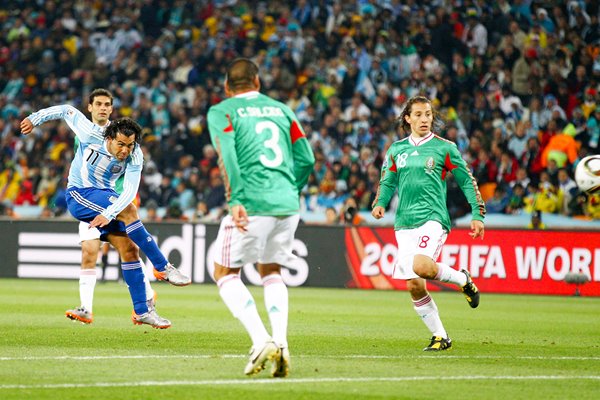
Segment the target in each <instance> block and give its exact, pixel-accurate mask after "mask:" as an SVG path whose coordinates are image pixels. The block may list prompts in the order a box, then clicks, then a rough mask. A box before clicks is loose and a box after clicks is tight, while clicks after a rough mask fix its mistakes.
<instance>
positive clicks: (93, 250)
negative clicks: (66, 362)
mask: <svg viewBox="0 0 600 400" xmlns="http://www.w3.org/2000/svg"><path fill="white" fill-rule="evenodd" d="M112 104H113V97H112V94H111V93H110V92H109V91H108V90H106V89H95V90H93V91H92V92H91V93H90V95H89V97H88V112H89V113H90V116H91V122H92V123H93V124H94V125H95V126H97V127H99V129H100V130H101V131H102V132H104V129H105V128H106V127H107V126H108V124H110V121H109V117H110V115H111V114H112ZM58 109H59V112H54V113H53V112H50V110H47V109H45V110H40V111H38V112H37V113H36V115H37V116H38V117H42V118H43V119H44V120H47V119H48V117H59V118H61V116H62V115H63V114H65V115H66V114H67V113H63V112H61V111H60V107H58ZM77 112H78V111H77ZM84 119H85V117H83V115H80V116H78V120H80V121H83V120H84ZM28 122H31V121H28V120H25V121H24V122H23V125H24V130H27V129H28V128H31V127H30V126H29V125H28ZM32 125H33V123H32ZM79 125H82V124H78V125H74V126H72V129H73V130H77V129H78V128H79ZM78 147H79V139H77V137H75V150H77V149H78ZM122 187H123V185H122V179H120V180H118V181H117V185H116V191H117V192H118V193H120V192H121V191H122ZM79 244H80V245H81V270H80V275H79V298H80V300H81V303H80V306H79V307H74V308H73V309H69V310H67V311H66V312H65V315H66V317H67V318H69V319H71V320H74V321H80V322H82V323H84V324H91V323H92V322H93V320H94V315H93V303H94V289H95V287H96V281H97V276H96V262H97V260H98V253H99V252H100V247H101V242H100V231H99V230H98V229H96V228H92V229H90V228H89V224H88V223H86V222H80V223H79ZM105 244H106V245H108V243H106V242H105ZM106 249H108V246H106ZM140 263H141V267H142V271H144V272H145V265H144V263H143V262H142V261H141V260H140ZM103 264H104V255H103ZM102 278H103V279H104V278H105V277H104V275H103V277H102ZM144 283H145V286H146V299H147V302H149V304H151V305H152V306H154V294H155V293H154V290H153V289H152V287H151V286H150V281H149V280H148V277H147V276H146V274H145V273H144Z"/></svg>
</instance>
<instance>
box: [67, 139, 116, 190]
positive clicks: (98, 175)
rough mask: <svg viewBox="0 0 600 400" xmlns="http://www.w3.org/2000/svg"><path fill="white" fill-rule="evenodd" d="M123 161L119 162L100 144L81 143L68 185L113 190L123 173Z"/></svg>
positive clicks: (70, 172)
mask: <svg viewBox="0 0 600 400" xmlns="http://www.w3.org/2000/svg"><path fill="white" fill-rule="evenodd" d="M126 161H127V160H125V161H119V160H117V159H116V158H115V157H113V156H112V155H110V153H109V152H108V150H107V149H106V147H105V145H104V142H102V143H83V142H82V143H81V144H80V146H79V148H78V149H77V153H76V154H75V158H74V159H73V162H72V164H71V170H70V171H69V184H68V186H69V187H71V186H74V187H79V188H87V187H93V188H97V189H113V188H114V187H115V183H116V181H117V179H118V178H119V177H120V176H121V175H123V173H124V172H125V163H126Z"/></svg>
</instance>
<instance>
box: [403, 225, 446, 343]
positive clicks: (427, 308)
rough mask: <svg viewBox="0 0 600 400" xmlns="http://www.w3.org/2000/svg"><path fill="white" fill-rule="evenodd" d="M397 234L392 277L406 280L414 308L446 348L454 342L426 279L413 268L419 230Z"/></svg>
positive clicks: (404, 230)
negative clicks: (427, 286) (428, 288)
mask: <svg viewBox="0 0 600 400" xmlns="http://www.w3.org/2000/svg"><path fill="white" fill-rule="evenodd" d="M395 235H396V242H397V243H398V254H397V256H396V264H395V265H394V271H393V272H392V277H393V278H394V279H403V280H406V289H407V290H408V292H409V293H410V296H411V299H412V302H413V309H414V310H415V312H416V313H417V315H418V316H419V317H420V319H421V321H423V323H424V324H425V326H426V327H427V329H429V331H430V332H431V335H432V341H433V340H434V338H440V339H439V340H445V341H446V342H447V344H448V346H447V347H445V348H448V347H450V345H451V343H452V342H451V341H450V339H449V338H448V334H447V333H446V330H445V329H444V325H443V323H442V320H441V318H440V314H439V311H438V308H437V305H436V304H435V301H434V300H433V298H432V297H431V296H430V295H429V293H428V291H427V288H426V281H425V279H423V278H421V277H419V275H417V274H416V273H415V271H414V269H413V264H414V259H415V249H416V247H417V245H418V241H419V232H418V231H417V230H416V229H402V230H397V231H395ZM445 348H444V349H445ZM426 349H427V348H426Z"/></svg>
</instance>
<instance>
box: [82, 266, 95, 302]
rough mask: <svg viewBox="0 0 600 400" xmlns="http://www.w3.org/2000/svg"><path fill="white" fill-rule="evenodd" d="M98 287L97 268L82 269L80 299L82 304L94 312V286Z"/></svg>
mask: <svg viewBox="0 0 600 400" xmlns="http://www.w3.org/2000/svg"><path fill="white" fill-rule="evenodd" d="M95 287H96V269H95V268H94V269H82V270H81V271H80V272H79V299H80V300H81V306H82V307H85V309H86V310H88V311H89V312H92V305H93V303H94V288H95Z"/></svg>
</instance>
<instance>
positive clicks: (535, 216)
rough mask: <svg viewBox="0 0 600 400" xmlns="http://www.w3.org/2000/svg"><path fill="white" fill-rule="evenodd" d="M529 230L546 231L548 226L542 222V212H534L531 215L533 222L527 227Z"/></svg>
mask: <svg viewBox="0 0 600 400" xmlns="http://www.w3.org/2000/svg"><path fill="white" fill-rule="evenodd" d="M527 228H528V229H546V224H544V223H543V222H542V212H541V211H534V212H532V213H531V221H530V222H529V225H527Z"/></svg>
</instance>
